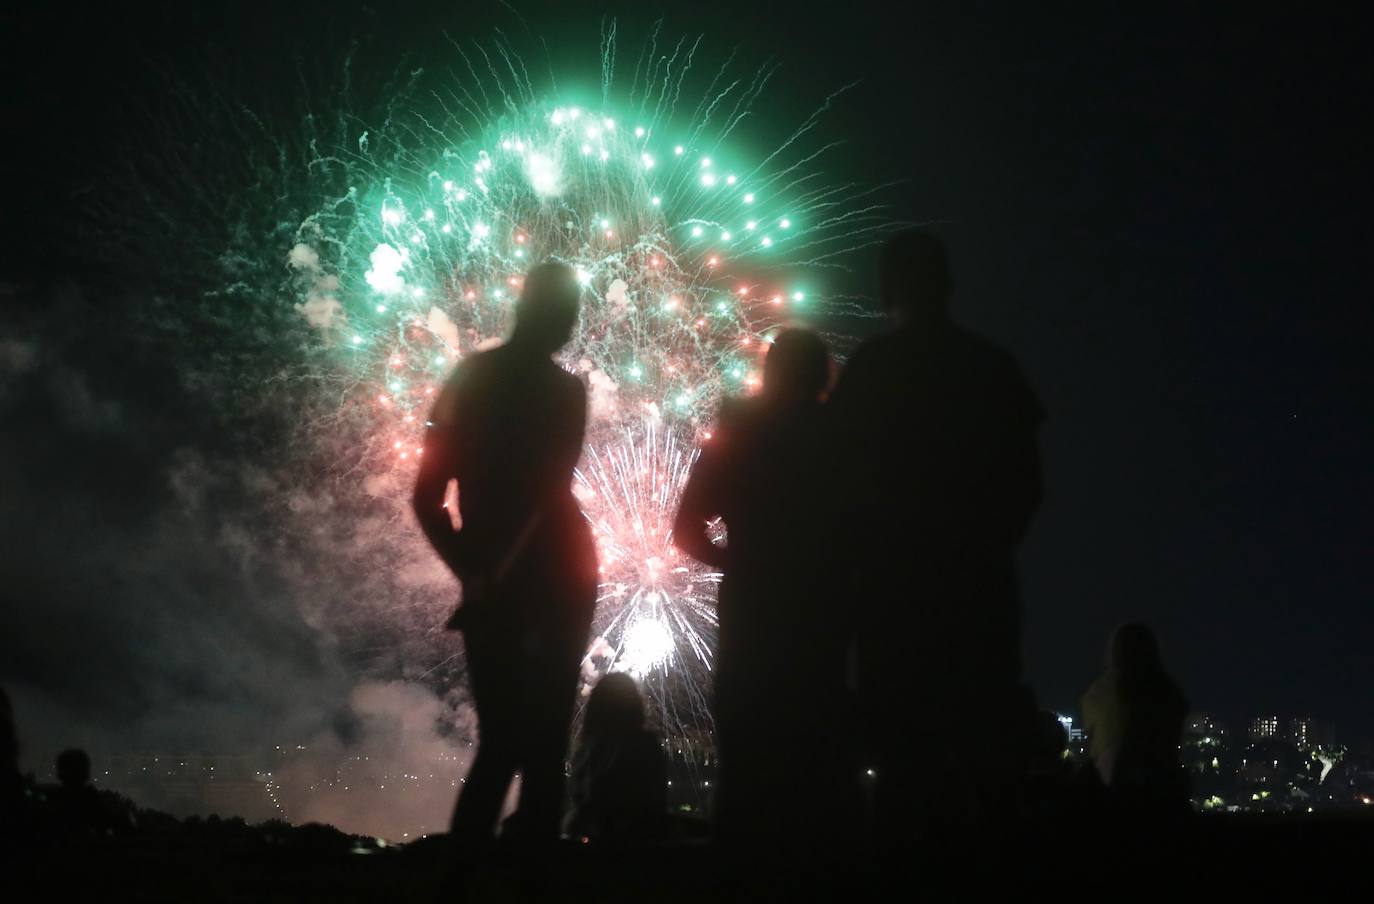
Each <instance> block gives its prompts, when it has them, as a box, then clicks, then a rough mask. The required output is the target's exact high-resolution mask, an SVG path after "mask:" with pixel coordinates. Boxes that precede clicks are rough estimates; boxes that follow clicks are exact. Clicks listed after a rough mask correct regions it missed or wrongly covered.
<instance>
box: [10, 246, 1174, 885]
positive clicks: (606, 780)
mask: <svg viewBox="0 0 1374 904" xmlns="http://www.w3.org/2000/svg"><path fill="white" fill-rule="evenodd" d="M880 286H881V298H882V302H883V305H884V307H885V309H886V311H887V314H888V315H889V319H890V329H889V330H888V331H887V332H886V333H885V334H884V335H882V336H879V337H878V338H875V339H872V340H870V341H868V342H866V343H864V344H863V345H862V346H861V347H860V348H859V349H858V350H857V351H856V352H855V353H854V354H853V355H852V357H851V358H850V360H849V361H848V363H847V364H846V365H845V366H844V368H843V370H842V371H840V373H839V375H838V378H836V376H835V370H836V368H835V365H834V362H833V360H832V358H831V355H830V353H829V350H828V349H827V347H826V345H825V343H824V342H823V341H822V340H821V338H820V337H819V336H818V335H817V334H816V333H814V332H811V331H808V330H804V329H788V330H785V331H783V332H782V333H780V334H779V335H777V336H776V338H775V341H774V342H773V344H772V346H771V348H770V350H769V352H768V355H767V358H766V361H765V366H764V374H763V382H762V387H761V390H760V391H759V393H758V394H757V395H756V396H755V397H752V398H747V399H735V400H730V401H727V402H725V403H724V404H723V405H722V407H721V410H720V412H719V414H718V418H717V422H716V426H715V429H714V431H713V438H712V439H711V441H710V442H708V443H707V444H706V446H705V447H704V448H703V449H702V452H701V455H700V457H699V459H698V461H697V463H696V465H695V467H694V469H693V471H692V473H691V475H690V477H689V479H688V481H687V484H686V487H685V489H684V492H683V496H682V500H681V505H680V510H679V512H678V513H677V518H676V521H675V526H674V538H675V542H676V544H677V546H678V547H679V548H680V549H681V550H682V551H684V552H685V553H687V554H689V555H691V556H693V557H695V558H697V559H699V560H700V561H702V562H704V563H706V564H708V565H710V566H711V567H713V568H715V569H718V570H719V571H720V572H721V574H722V581H721V585H720V593H719V601H718V612H719V625H720V633H719V644H718V650H717V653H716V659H715V668H714V672H713V681H714V686H713V688H712V712H713V716H714V722H715V728H716V735H715V740H716V747H717V753H718V757H719V772H718V776H717V788H716V789H715V792H714V797H713V801H712V808H711V815H712V821H713V831H714V839H715V842H716V845H717V848H718V850H719V851H720V853H721V854H722V858H721V862H722V863H723V864H724V865H725V867H726V873H725V875H729V876H733V877H734V878H735V879H736V880H738V881H739V882H741V883H743V886H742V887H756V886H750V883H751V882H754V883H758V882H765V883H768V882H772V883H773V884H774V885H776V880H777V878H778V877H779V876H781V875H787V876H789V877H791V878H792V879H795V880H801V881H807V882H813V881H839V880H838V878H837V877H842V876H844V875H845V870H846V869H853V868H854V867H855V865H856V864H858V863H860V862H865V863H868V864H870V865H876V866H877V868H878V869H879V870H880V871H888V870H892V869H898V868H900V867H899V864H901V863H902V862H903V861H904V858H906V857H908V855H909V854H910V853H911V852H912V851H913V850H916V849H918V848H921V847H924V848H925V849H927V850H930V849H933V848H938V847H939V846H941V845H943V846H945V848H946V849H960V850H968V849H971V848H973V847H976V846H977V845H978V844H983V843H986V842H987V840H988V839H991V838H995V837H996V836H997V835H998V833H999V832H1002V831H1005V830H1007V829H1008V827H1011V826H1015V825H1023V824H1026V823H1027V822H1028V821H1029V822H1030V823H1037V822H1038V823H1042V824H1052V823H1053V822H1054V820H1055V819H1056V818H1060V817H1062V816H1063V815H1064V814H1065V813H1068V812H1071V811H1072V810H1073V807H1076V806H1085V805H1086V804H1084V802H1085V801H1094V802H1096V803H1097V804H1103V803H1104V802H1106V803H1105V804H1104V806H1103V807H1101V808H1100V809H1101V811H1102V812H1107V811H1111V812H1114V813H1118V814H1121V815H1123V818H1125V819H1128V820H1131V821H1133V822H1134V823H1136V824H1146V823H1148V824H1152V825H1153V824H1158V823H1159V821H1160V820H1170V819H1177V818H1179V817H1180V815H1181V814H1182V813H1184V812H1186V809H1187V786H1186V781H1185V779H1184V776H1183V774H1182V772H1181V771H1180V769H1179V767H1178V756H1177V749H1178V743H1179V736H1180V732H1181V728H1182V722H1183V719H1184V714H1185V712H1186V702H1185V700H1184V697H1183V695H1182V693H1181V692H1180V691H1179V689H1178V688H1177V686H1176V685H1175V684H1174V682H1173V681H1172V680H1171V679H1170V678H1169V676H1168V675H1167V673H1166V672H1165V670H1164V668H1163V665H1162V662H1161V658H1160V653H1159V647H1158V644H1157V642H1156V640H1155V638H1154V635H1153V634H1152V632H1151V631H1150V630H1149V628H1147V627H1146V626H1144V625H1140V624H1131V625H1125V626H1123V627H1121V628H1120V629H1118V630H1117V631H1116V632H1115V633H1114V634H1113V635H1112V638H1111V640H1110V643H1109V646H1108V655H1107V664H1106V666H1107V667H1106V672H1105V673H1104V674H1103V675H1102V676H1101V678H1099V679H1098V680H1097V681H1096V682H1094V683H1093V684H1092V686H1091V687H1090V688H1089V689H1088V691H1087V693H1086V694H1085V696H1084V697H1083V700H1082V711H1083V714H1084V718H1085V723H1086V728H1087V731H1088V734H1089V737H1090V738H1091V745H1092V746H1091V754H1092V768H1091V770H1087V771H1080V772H1078V773H1076V774H1070V772H1069V770H1068V767H1067V766H1066V761H1065V750H1066V742H1067V738H1066V737H1065V735H1064V730H1063V728H1062V726H1060V725H1059V723H1058V722H1057V720H1056V719H1055V718H1054V717H1053V716H1052V715H1050V714H1048V713H1045V712H1042V711H1040V710H1039V709H1038V707H1037V705H1036V702H1035V698H1034V695H1033V694H1032V693H1031V692H1030V690H1029V689H1028V688H1027V687H1026V686H1025V684H1024V683H1023V681H1022V673H1021V672H1022V665H1021V623H1022V613H1021V604H1020V598H1019V594H1018V580H1017V573H1016V550H1017V546H1018V544H1019V543H1020V542H1021V539H1022V538H1023V536H1024V535H1025V534H1026V531H1027V528H1028V526H1029V524H1030V522H1031V520H1032V518H1033V516H1034V514H1035V511H1036V509H1037V507H1038V505H1039V502H1040V498H1041V465H1040V454H1039V447H1038V443H1037V431H1038V428H1039V425H1040V423H1041V421H1042V420H1043V417H1044V412H1043V410H1042V408H1041V406H1040V403H1039V401H1038V400H1037V398H1036V396H1035V393H1034V391H1033V390H1032V389H1031V388H1030V386H1029V384H1028V382H1027V381H1026V379H1025V377H1024V376H1023V375H1022V373H1021V371H1020V369H1019V367H1018V365H1017V364H1016V362H1015V360H1014V359H1013V358H1012V357H1011V355H1009V354H1008V353H1007V352H1005V351H1004V350H1002V349H1000V348H998V347H997V346H996V345H994V344H993V343H991V342H989V341H988V340H986V339H984V338H982V337H980V336H978V335H976V334H974V333H972V332H970V331H968V330H966V329H964V328H963V327H961V326H959V325H958V324H956V323H955V322H954V321H953V320H952V319H951V318H950V316H949V313H948V307H949V301H950V298H951V296H952V294H953V289H954V281H953V278H952V275H951V272H950V268H949V265H948V261H947V258H946V252H945V249H944V245H943V244H942V243H941V241H940V240H939V239H938V238H937V237H936V236H935V235H933V234H932V233H930V232H928V231H925V230H919V229H916V230H909V231H906V232H903V233H901V234H898V235H896V236H895V237H894V238H892V239H891V240H890V241H889V242H888V244H887V245H886V247H885V248H884V249H883V253H882V258H881V269H880ZM580 292H581V287H580V284H579V282H578V280H577V278H576V275H575V273H574V271H573V270H572V269H571V268H569V267H568V266H566V265H564V264H561V263H544V264H540V265H537V266H535V267H534V268H533V269H531V270H530V271H529V273H528V274H527V276H526V279H525V281H524V283H523V288H522V291H521V295H520V298H519V300H518V302H517V303H516V306H515V324H514V329H513V331H512V334H511V336H510V338H509V340H508V341H507V342H506V343H505V344H503V345H501V346H499V347H497V348H495V349H492V350H488V351H484V352H480V353H478V354H476V355H473V356H471V357H468V358H466V359H464V361H463V362H462V363H461V364H460V365H459V366H458V367H457V368H456V369H455V371H454V373H453V375H452V377H451V378H450V379H449V381H448V382H447V384H446V385H445V387H444V388H443V391H442V392H441V394H440V395H439V398H438V401H437V402H436V404H435V406H434V409H433V412H432V414H431V416H430V427H429V430H428V434H427V438H426V442H425V447H424V454H423V457H422V465H421V469H420V472H419V476H418V479H417V481H416V485H415V490H414V500H413V501H414V510H415V513H416V515H417V518H418V521H419V524H420V526H421V528H422V530H423V532H424V535H425V536H426V537H427V538H428V540H429V542H430V543H431V544H432V546H433V547H434V550H435V551H436V553H437V554H438V555H439V556H440V557H441V559H442V560H443V561H444V562H445V563H446V564H447V565H448V567H449V568H450V569H451V570H452V572H453V574H454V575H455V576H456V578H457V579H458V580H459V582H460V583H461V585H462V603H461V606H460V607H458V608H457V610H456V611H455V613H454V615H453V617H452V619H451V621H450V623H449V627H450V628H452V629H455V630H457V631H460V632H461V634H462V641H463V644H464V648H465V653H466V662H467V668H468V676H469V682H470V687H471V693H472V698H473V700H474V703H475V709H476V714H477V720H478V732H479V741H478V746H477V751H476V755H475V757H474V760H473V763H472V766H471V769H470V772H469V774H468V775H467V778H466V781H465V783H464V785H463V787H462V790H461V793H460V794H459V797H458V800H457V804H456V806H455V808H454V812H453V819H452V825H451V832H450V837H451V838H452V840H453V842H454V845H453V849H454V851H455V853H454V855H453V862H454V867H453V874H452V877H451V878H452V883H451V884H450V885H449V886H448V891H449V892H450V893H452V894H453V895H461V894H462V893H463V890H464V889H465V888H468V887H469V886H470V877H471V875H472V874H473V873H474V871H477V870H480V869H481V865H482V863H483V861H484V860H485V859H488V858H489V857H490V856H492V855H493V854H494V852H495V851H497V850H498V849H500V850H503V851H509V850H511V849H512V847H514V848H515V849H518V850H520V851H522V852H523V853H522V854H521V856H535V855H534V854H532V853H531V852H535V851H540V850H543V851H550V850H553V849H554V848H555V847H556V843H557V842H558V840H559V839H560V837H561V836H562V835H563V834H564V833H566V835H568V836H570V837H572V838H573V839H576V840H578V841H580V842H585V843H589V844H592V845H594V846H598V845H599V846H606V845H611V846H614V845H620V846H624V845H636V844H639V845H642V844H644V843H651V842H657V841H663V840H665V839H669V838H671V837H673V834H672V832H671V830H670V820H669V818H668V815H667V814H666V812H665V811H666V809H667V803H666V793H665V785H666V765H665V752H664V749H663V743H662V740H661V739H660V738H659V737H658V736H657V735H655V734H654V733H653V731H652V730H651V728H650V727H648V726H646V724H645V721H646V720H645V706H644V702H643V699H642V698H641V696H640V691H639V689H638V687H637V685H636V683H635V681H634V679H633V678H631V677H630V676H628V675H624V674H614V673H613V674H610V675H606V676H604V677H603V678H602V679H601V680H600V682H599V683H598V684H597V685H596V687H595V688H594V690H593V691H592V693H591V696H590V698H589V700H588V702H587V705H586V709H585V717H584V721H583V724H582V728H581V732H580V736H579V738H578V743H577V745H576V749H575V751H574V753H573V756H572V758H571V781H570V782H569V781H568V776H567V775H566V774H565V762H566V759H567V753H568V744H569V735H570V731H571V727H572V719H573V713H574V708H575V695H576V687H577V683H578V676H579V670H580V667H581V663H582V658H583V655H584V652H585V649H586V646H587V642H588V639H589V638H588V635H589V632H590V626H591V621H592V615H593V609H594V607H595V603H596V591H597V567H596V559H595V547H594V544H593V541H592V537H591V534H590V530H589V528H588V525H587V524H586V522H585V520H584V518H583V516H582V514H581V512H580V510H579V508H578V505H577V502H576V500H575V499H574V497H573V494H572V492H571V483H572V476H573V468H574V465H575V463H576V462H577V460H578V457H579V455H580V454H581V450H582V443H583V434H584V429H585V420H586V411H587V399H586V391H585V389H584V388H583V386H582V384H581V382H580V381H579V380H578V379H577V378H576V377H574V376H572V375H571V374H569V373H568V372H566V371H565V370H563V369H562V368H561V367H559V366H558V365H557V364H556V363H555V362H554V360H553V356H554V354H555V353H556V352H557V351H558V350H559V349H560V348H561V347H562V346H563V345H564V344H566V342H567V341H568V339H569V338H570V336H571V334H572V330H573V327H574V326H575V324H576V320H577V314H578V301H579V295H580ZM718 520H719V521H720V522H723V523H724V526H725V528H726V531H725V536H724V538H723V540H722V539H721V538H719V537H718V536H717V534H718V531H716V530H714V529H713V528H711V527H710V526H711V525H713V524H715V523H716V522H717V521H718ZM713 537H714V539H713ZM952 725H958V726H959V729H958V731H957V732H955V731H949V730H944V729H943V728H934V729H932V728H931V726H952ZM15 738H16V736H15V731H14V725H13V716H12V712H11V709H10V704H9V700H8V698H7V697H5V696H3V695H2V694H0V759H3V762H2V763H0V770H3V775H0V802H3V806H4V826H5V828H6V831H7V837H12V836H11V835H10V834H8V833H10V831H11V830H13V829H14V826H16V825H18V824H19V823H18V822H16V819H18V818H19V817H17V816H16V815H15V814H18V813H20V812H21V811H22V810H23V808H24V806H25V804H24V800H25V794H26V792H25V786H24V783H23V781H22V780H21V779H20V777H19V772H18V766H17V750H18V747H17V742H16V739H15ZM57 772H58V775H59V778H60V785H58V786H57V787H54V788H50V789H48V800H49V802H50V806H49V808H48V812H49V813H50V815H52V818H54V819H55V820H56V822H57V823H58V824H60V825H61V826H63V827H64V828H63V829H62V832H71V833H78V834H84V835H89V834H91V833H95V834H111V833H116V832H119V831H122V830H123V829H124V828H126V827H127V826H124V825H122V824H121V823H120V822H119V820H118V819H116V818H114V817H112V816H111V815H110V814H109V813H107V812H106V811H105V810H104V809H102V807H101V804H100V800H99V798H98V797H97V796H96V792H95V791H94V789H93V788H92V786H91V784H90V781H89V779H90V775H89V773H90V763H89V760H88V758H87V757H86V755H85V754H84V753H82V752H80V751H74V750H73V751H67V752H65V753H63V754H62V756H61V757H60V758H59V761H58V769H57ZM517 774H518V775H519V776H520V778H521V786H520V795H519V803H518V807H517V809H516V811H515V813H514V814H513V815H512V816H511V817H510V818H509V819H508V820H507V821H506V823H505V824H504V825H498V820H499V817H500V814H501V811H502V807H503V803H504V801H505V800H506V798H507V796H508V794H509V792H510V790H511V786H512V782H513V781H514V780H515V778H516V776H517ZM568 800H570V801H571V808H570V812H569V814H568V816H567V820H566V823H565V822H564V818H563V810H564V808H565V802H566V801H568ZM62 832H59V834H62ZM498 836H499V840H498ZM761 877H762V878H761Z"/></svg>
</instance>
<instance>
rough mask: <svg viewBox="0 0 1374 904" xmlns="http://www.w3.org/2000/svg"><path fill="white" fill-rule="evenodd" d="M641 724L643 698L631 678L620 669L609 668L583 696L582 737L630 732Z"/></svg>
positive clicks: (642, 721)
mask: <svg viewBox="0 0 1374 904" xmlns="http://www.w3.org/2000/svg"><path fill="white" fill-rule="evenodd" d="M643 727H644V698H643V697H642V696H640V693H639V685H638V684H636V683H635V680H634V679H633V678H631V677H630V676H629V675H626V674H625V673H624V672H611V673H610V674H609V675H607V676H605V677H604V678H602V679H601V680H600V681H598V682H597V683H596V687H594V688H592V694H591V696H590V697H588V698H587V711H586V715H585V716H584V717H583V721H582V736H583V737H584V738H596V737H606V736H608V735H623V734H630V733H632V732H636V731H639V730H640V729H642V728H643Z"/></svg>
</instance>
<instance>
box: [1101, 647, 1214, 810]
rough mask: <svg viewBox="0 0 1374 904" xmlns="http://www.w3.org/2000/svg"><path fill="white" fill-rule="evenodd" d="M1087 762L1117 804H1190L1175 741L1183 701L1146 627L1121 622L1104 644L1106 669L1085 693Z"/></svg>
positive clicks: (1143, 807) (1179, 735)
mask: <svg viewBox="0 0 1374 904" xmlns="http://www.w3.org/2000/svg"><path fill="white" fill-rule="evenodd" d="M1081 705H1082V708H1083V727H1084V730H1085V731H1086V732H1087V735H1088V749H1089V753H1090V754H1091V755H1092V761H1093V766H1094V768H1095V769H1096V770H1097V773H1098V775H1099V776H1100V777H1101V779H1102V783H1103V784H1104V785H1106V786H1107V788H1108V790H1109V791H1110V796H1111V798H1112V799H1113V800H1114V801H1116V802H1117V803H1118V804H1120V805H1121V806H1123V807H1125V808H1127V809H1129V810H1133V811H1140V812H1147V813H1153V814H1158V815H1163V814H1169V813H1173V814H1178V813H1182V812H1186V809H1187V805H1188V782H1187V774H1186V773H1185V772H1184V770H1183V769H1182V767H1181V766H1180V764H1179V755H1178V751H1179V743H1180V740H1181V738H1182V736H1183V721H1184V719H1185V718H1186V717H1187V715H1188V701H1187V700H1186V699H1184V697H1183V693H1182V692H1181V691H1180V690H1179V689H1178V685H1176V684H1175V683H1174V681H1173V679H1172V678H1170V677H1169V675H1168V673H1166V672H1165V671H1164V664H1163V662H1162V661H1161V659H1160V655H1159V643H1158V641H1156V640H1155V635H1154V632H1153V631H1151V630H1150V629H1149V627H1147V626H1146V625H1142V624H1127V625H1122V626H1121V627H1119V628H1117V629H1116V630H1115V631H1114V632H1112V636H1111V639H1110V641H1109V642H1108V644H1107V669H1106V671H1105V672H1104V673H1103V674H1102V676H1101V677H1100V678H1098V679H1097V680H1096V681H1095V682H1093V684H1092V686H1091V687H1089V688H1088V691H1087V693H1085V694H1084V695H1083V700H1082V704H1081Z"/></svg>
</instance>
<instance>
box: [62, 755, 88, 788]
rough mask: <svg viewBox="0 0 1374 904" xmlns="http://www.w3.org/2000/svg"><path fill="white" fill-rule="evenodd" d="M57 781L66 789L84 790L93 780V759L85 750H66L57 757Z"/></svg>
mask: <svg viewBox="0 0 1374 904" xmlns="http://www.w3.org/2000/svg"><path fill="white" fill-rule="evenodd" d="M57 780H58V781H59V782H61V783H62V787H64V788H83V787H85V785H86V783H87V782H89V781H90V780H91V758H90V757H88V756H86V751H84V750H76V749H71V750H64V751H62V752H61V753H59V754H58V755H57Z"/></svg>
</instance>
